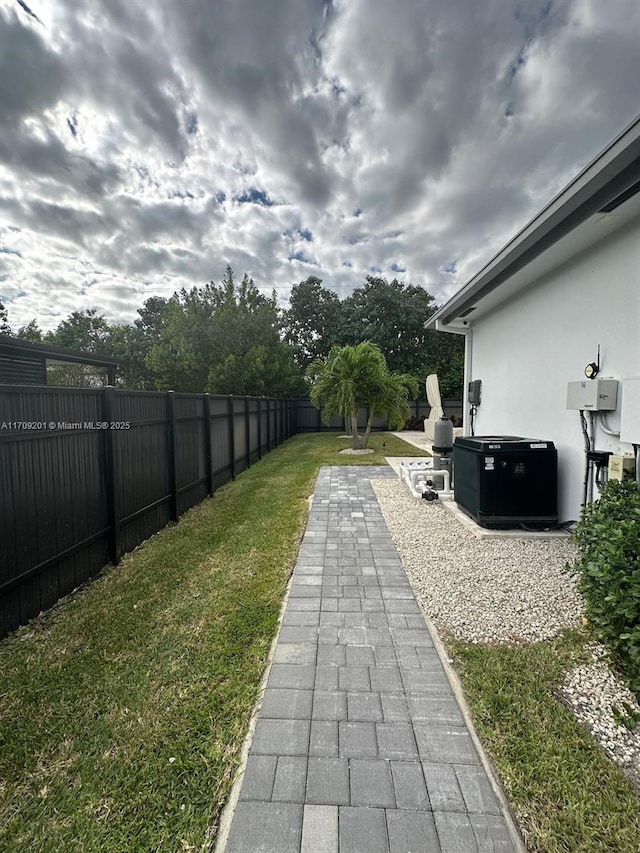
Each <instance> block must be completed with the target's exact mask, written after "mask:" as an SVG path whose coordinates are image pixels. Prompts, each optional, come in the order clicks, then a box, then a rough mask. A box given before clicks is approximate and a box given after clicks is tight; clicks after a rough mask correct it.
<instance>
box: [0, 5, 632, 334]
mask: <svg viewBox="0 0 640 853" xmlns="http://www.w3.org/2000/svg"><path fill="white" fill-rule="evenodd" d="M639 45H640V4H639V3H638V2H637V0H606V2H605V0H482V2H479V0H155V2H146V3H143V2H142V0H0V300H1V301H3V302H4V303H5V305H6V307H7V308H8V310H9V321H10V323H11V325H12V327H13V328H14V329H17V327H18V326H20V325H21V324H23V323H27V322H28V321H29V320H30V319H31V318H33V317H35V318H37V320H38V322H39V323H40V325H41V326H42V327H43V328H44V329H50V328H53V327H55V325H56V324H57V323H58V322H59V320H61V319H62V318H64V317H66V316H67V315H68V314H69V313H70V311H72V310H75V309H80V308H90V307H95V308H98V309H99V311H100V312H101V313H104V314H105V315H106V317H107V318H108V319H109V320H110V321H116V320H117V321H125V322H130V321H132V320H133V319H134V317H135V316H136V309H137V308H138V307H139V306H140V305H141V304H142V302H143V301H144V300H145V299H146V298H148V297H149V296H152V295H164V296H168V295H170V294H171V293H172V292H173V291H174V290H176V289H178V288H180V287H183V286H186V287H190V286H192V285H194V284H204V283H205V282H206V281H210V280H215V281H219V280H220V278H221V277H222V274H223V272H224V268H225V266H226V264H227V263H230V264H231V265H232V266H233V268H234V270H235V271H236V273H237V274H238V275H242V273H244V272H247V273H249V274H250V275H251V276H253V278H254V279H255V281H256V284H257V285H258V286H259V287H261V288H264V290H265V291H266V292H270V291H271V290H272V289H273V288H274V287H275V288H277V290H278V294H279V296H280V298H281V299H282V301H283V302H284V301H286V298H287V294H288V292H289V290H290V288H291V285H292V284H294V283H295V282H298V281H301V280H303V279H305V278H307V276H309V275H317V276H318V277H320V278H322V279H323V282H324V285H325V286H326V287H330V288H332V289H334V290H336V291H338V292H339V293H340V295H341V296H346V295H347V294H348V293H349V292H351V290H352V289H353V288H354V287H357V286H360V285H361V284H362V283H363V281H364V276H365V275H367V274H379V275H382V276H384V277H386V278H393V277H394V276H395V277H397V278H399V279H401V280H405V281H407V282H412V283H413V284H421V285H424V286H426V287H427V288H428V289H429V290H430V292H432V293H433V294H434V296H435V297H436V298H437V300H438V301H439V302H442V301H444V300H445V299H446V298H447V297H448V296H450V295H452V293H453V292H455V290H456V288H457V287H459V286H461V285H462V284H463V283H464V282H465V281H467V280H468V279H469V278H470V277H471V276H472V275H473V273H474V272H476V271H477V270H478V269H479V268H480V267H481V266H482V265H483V263H484V262H486V261H487V260H488V259H489V257H491V255H492V254H494V253H495V252H496V251H497V250H498V249H499V248H500V246H501V245H502V244H503V243H505V242H506V241H507V240H508V239H509V238H510V237H511V236H512V235H513V233H514V232H515V231H516V230H517V229H518V228H520V227H521V226H522V225H523V224H524V223H525V222H526V221H527V220H528V219H530V218H531V217H532V216H533V215H534V214H535V213H536V212H537V211H538V210H539V209H540V208H541V207H542V206H543V205H544V204H545V203H546V202H547V201H548V200H549V199H550V198H551V197H552V196H553V195H554V194H555V193H556V192H557V191H558V190H559V189H561V188H562V186H563V185H564V184H565V183H566V182H567V181H568V180H569V179H570V178H571V177H572V176H573V175H574V174H575V173H576V172H577V171H578V170H579V169H580V168H581V167H582V166H584V165H585V164H586V163H587V162H588V161H589V160H590V159H591V158H592V157H593V156H594V155H595V154H596V153H597V152H598V151H599V150H600V149H601V148H602V147H604V146H605V145H606V144H607V142H609V140H610V139H612V138H613V137H614V136H615V135H616V134H617V133H619V132H620V131H621V130H622V129H623V128H624V127H625V126H626V125H627V124H628V123H629V122H630V121H631V120H632V119H633V118H634V117H635V116H636V114H638V113H639V112H640V90H639V89H638V80H639V79H640V49H639Z"/></svg>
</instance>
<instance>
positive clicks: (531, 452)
mask: <svg viewBox="0 0 640 853" xmlns="http://www.w3.org/2000/svg"><path fill="white" fill-rule="evenodd" d="M453 476H454V490H453V493H454V499H455V501H456V503H457V504H458V506H459V507H460V509H462V510H464V512H466V513H467V515H470V516H471V518H473V519H474V520H475V521H476V522H477V523H478V524H480V525H482V526H483V527H497V528H516V527H522V526H524V527H534V528H544V527H553V526H555V525H556V524H557V523H558V453H557V451H556V449H555V446H554V444H553V442H552V441H541V440H538V439H534V438H522V437H520V436H515V435H480V436H474V437H470V436H465V437H461V438H456V440H455V442H454V445H453Z"/></svg>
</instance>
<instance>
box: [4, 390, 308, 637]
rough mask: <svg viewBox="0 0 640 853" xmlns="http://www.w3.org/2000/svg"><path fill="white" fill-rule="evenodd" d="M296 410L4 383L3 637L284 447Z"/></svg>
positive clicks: (265, 403) (272, 403)
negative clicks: (261, 457) (273, 451)
mask: <svg viewBox="0 0 640 853" xmlns="http://www.w3.org/2000/svg"><path fill="white" fill-rule="evenodd" d="M292 413H293V405H292V404H291V402H289V401H284V402H282V401H279V400H274V399H266V398H260V399H258V398H248V399H246V398H242V397H226V396H225V397H223V396H213V395H212V396H209V395H203V394H174V393H173V392H167V393H164V392H143V391H122V390H116V389H114V388H109V387H107V388H104V389H100V390H92V389H78V388H54V387H44V386H18V385H11V386H1V387H0V425H3V422H4V428H2V429H0V478H1V483H2V489H0V636H4V635H6V634H7V633H8V632H10V631H12V630H14V629H15V628H17V627H18V626H19V625H20V624H23V623H25V622H26V621H28V620H29V619H30V618H32V617H33V616H35V615H36V614H37V613H39V612H40V611H41V610H44V609H47V608H48V607H50V606H52V605H53V604H54V603H55V602H56V601H57V600H58V599H59V598H60V597H62V596H64V595H66V594H67V593H69V592H71V591H72V590H73V589H74V588H76V587H77V586H79V585H80V584H82V583H84V582H85V581H87V580H88V579H89V578H91V577H94V576H96V575H97V574H98V573H99V572H100V571H101V569H102V568H103V567H104V566H105V565H106V564H107V563H108V562H109V560H112V561H113V562H118V560H119V559H120V557H121V556H122V554H124V553H125V552H127V551H130V550H132V549H133V548H135V547H136V545H139V544H140V543H141V542H142V541H144V540H145V539H148V538H149V537H150V536H151V535H152V534H153V533H155V532H157V531H158V530H160V529H161V528H162V527H164V526H165V525H166V524H167V522H168V521H170V520H171V519H172V518H173V519H176V518H178V517H179V515H180V514H181V513H183V512H185V511H186V510H187V509H189V507H192V506H194V505H195V504H197V503H199V502H200V501H201V500H202V499H203V498H204V497H206V496H207V494H210V493H212V492H213V491H215V490H216V489H217V488H219V487H220V486H222V485H224V484H225V483H227V482H229V480H231V479H233V478H234V477H235V476H236V475H237V474H238V473H239V472H240V471H242V470H244V469H245V468H247V467H248V466H249V465H251V464H252V463H254V462H255V461H257V460H258V459H259V458H260V456H261V455H262V454H264V453H266V452H268V451H269V449H272V448H273V447H275V446H276V443H277V444H281V443H282V441H283V440H284V438H285V437H289V436H290V435H291V434H292V426H291V424H292V423H293V421H292V417H293V414H292ZM12 424H14V425H13V426H12ZM15 424H18V425H15ZM24 424H29V425H30V426H33V425H34V424H35V425H36V427H35V428H30V429H26V428H23V425H24ZM105 424H106V426H107V427H109V428H107V429H104V428H103V426H104V425H105ZM38 425H39V426H38Z"/></svg>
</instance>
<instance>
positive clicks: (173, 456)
mask: <svg viewBox="0 0 640 853" xmlns="http://www.w3.org/2000/svg"><path fill="white" fill-rule="evenodd" d="M167 417H168V420H169V425H168V426H169V488H170V490H171V498H170V501H169V514H170V516H171V520H172V521H175V522H177V521H178V520H179V518H180V512H179V510H178V448H177V442H176V397H175V391H167Z"/></svg>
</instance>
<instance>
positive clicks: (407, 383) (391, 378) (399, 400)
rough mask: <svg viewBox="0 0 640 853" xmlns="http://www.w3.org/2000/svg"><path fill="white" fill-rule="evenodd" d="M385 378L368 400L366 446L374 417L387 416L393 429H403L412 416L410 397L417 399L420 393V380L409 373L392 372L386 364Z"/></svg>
mask: <svg viewBox="0 0 640 853" xmlns="http://www.w3.org/2000/svg"><path fill="white" fill-rule="evenodd" d="M383 380H384V381H383V382H381V383H380V386H379V388H377V389H375V390H374V393H373V394H372V395H371V396H370V398H369V401H368V407H369V414H368V417H367V427H366V430H365V433H364V441H363V446H364V447H366V446H367V443H368V441H369V435H370V434H371V428H372V426H373V421H374V418H376V417H378V416H381V415H382V416H386V418H387V422H388V424H389V426H390V427H391V429H402V427H403V426H404V424H405V421H407V419H408V418H410V417H411V408H410V406H409V402H408V401H409V399H410V398H412V399H415V397H416V396H417V394H418V387H419V382H418V380H417V379H416V378H415V377H414V376H409V375H408V374H407V373H390V372H389V370H388V369H386V365H385V373H384V375H383Z"/></svg>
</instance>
